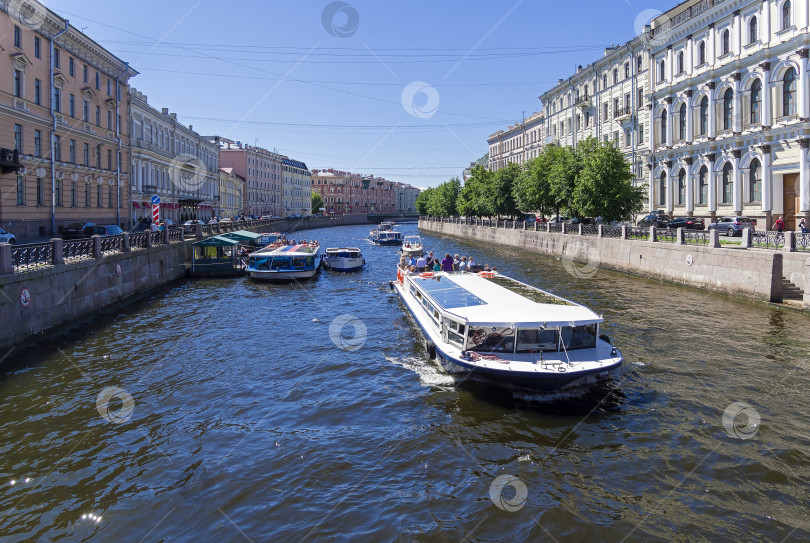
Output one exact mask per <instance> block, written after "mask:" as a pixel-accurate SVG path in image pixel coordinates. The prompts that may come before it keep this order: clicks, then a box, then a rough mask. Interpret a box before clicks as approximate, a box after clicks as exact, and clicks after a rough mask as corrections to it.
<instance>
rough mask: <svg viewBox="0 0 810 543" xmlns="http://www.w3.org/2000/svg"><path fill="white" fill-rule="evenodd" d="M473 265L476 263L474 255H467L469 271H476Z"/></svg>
mask: <svg viewBox="0 0 810 543" xmlns="http://www.w3.org/2000/svg"><path fill="white" fill-rule="evenodd" d="M473 266H475V263H474V262H473V257H471V256H469V257H467V271H469V272H471V271H475V270H473Z"/></svg>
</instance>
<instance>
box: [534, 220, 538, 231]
mask: <svg viewBox="0 0 810 543" xmlns="http://www.w3.org/2000/svg"><path fill="white" fill-rule="evenodd" d="M534 231H535V232H537V221H534Z"/></svg>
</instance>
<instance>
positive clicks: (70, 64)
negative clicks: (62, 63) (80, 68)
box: [68, 57, 76, 77]
mask: <svg viewBox="0 0 810 543" xmlns="http://www.w3.org/2000/svg"><path fill="white" fill-rule="evenodd" d="M68 73H69V74H70V77H73V76H74V75H76V63H75V62H74V61H73V57H70V58H69V59H68Z"/></svg>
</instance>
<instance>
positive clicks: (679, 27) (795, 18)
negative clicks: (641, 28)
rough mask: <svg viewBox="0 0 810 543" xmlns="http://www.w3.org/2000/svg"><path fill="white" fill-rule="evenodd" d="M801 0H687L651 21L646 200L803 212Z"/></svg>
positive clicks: (808, 112)
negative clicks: (650, 122)
mask: <svg viewBox="0 0 810 543" xmlns="http://www.w3.org/2000/svg"><path fill="white" fill-rule="evenodd" d="M809 26H810V5H808V2H807V1H806V0H804V1H795V0H704V1H703V2H698V1H697V0H694V1H687V2H684V3H682V4H680V5H678V6H677V7H675V8H673V9H672V10H670V11H669V12H667V13H665V14H663V15H662V16H660V17H658V18H657V19H655V20H654V21H653V22H652V24H651V25H650V27H649V28H648V29H647V36H648V40H649V42H650V44H651V53H652V62H653V66H654V69H653V77H654V94H653V97H652V103H651V104H650V106H651V108H652V109H651V113H652V118H653V119H654V127H653V128H654V137H653V138H652V140H650V142H649V150H650V153H651V158H652V160H651V162H650V164H649V185H650V193H649V200H650V208H651V209H652V208H653V207H659V208H663V209H666V210H667V211H669V212H671V213H674V214H676V215H693V214H694V215H698V216H702V217H709V218H712V219H713V218H715V217H717V216H724V215H747V216H750V217H752V218H755V219H761V220H759V221H758V223H757V227H758V228H759V229H763V230H764V229H766V228H770V227H771V225H772V223H773V220H774V218H775V217H777V216H784V218H785V223H786V227H787V228H788V229H790V230H792V229H794V228H795V227H796V225H797V223H798V222H799V220H800V219H801V218H805V219H806V220H810V174H809V173H808V141H810V139H809V138H810V79H808V50H809V49H810V36H809V35H808V27H809Z"/></svg>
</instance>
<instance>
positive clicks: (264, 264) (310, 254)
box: [245, 243, 321, 281]
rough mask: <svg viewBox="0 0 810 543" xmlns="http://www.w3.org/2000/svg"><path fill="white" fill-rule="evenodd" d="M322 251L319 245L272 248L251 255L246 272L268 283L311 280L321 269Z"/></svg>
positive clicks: (308, 244) (309, 244) (253, 277)
mask: <svg viewBox="0 0 810 543" xmlns="http://www.w3.org/2000/svg"><path fill="white" fill-rule="evenodd" d="M320 249H321V248H320V246H319V245H318V244H317V243H307V244H298V245H281V246H278V247H273V246H270V247H268V248H266V249H261V250H259V251H256V252H255V253H251V255H250V257H249V258H248V262H247V265H246V266H245V271H246V272H247V273H248V275H249V276H250V277H251V278H252V279H262V280H266V281H293V280H297V279H309V278H311V277H314V276H315V274H316V273H318V270H319V269H320V267H321V258H320Z"/></svg>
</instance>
